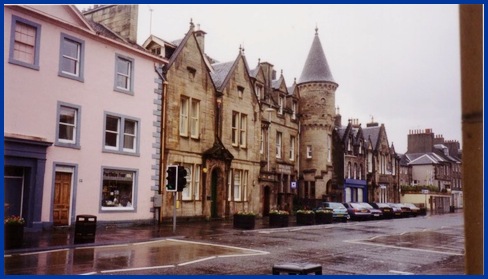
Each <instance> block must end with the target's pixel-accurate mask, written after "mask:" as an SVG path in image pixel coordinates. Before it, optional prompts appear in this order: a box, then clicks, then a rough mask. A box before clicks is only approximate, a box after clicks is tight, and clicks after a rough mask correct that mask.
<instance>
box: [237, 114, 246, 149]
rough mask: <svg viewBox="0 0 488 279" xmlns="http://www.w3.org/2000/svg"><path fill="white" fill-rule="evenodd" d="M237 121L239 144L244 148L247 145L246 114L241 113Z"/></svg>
mask: <svg viewBox="0 0 488 279" xmlns="http://www.w3.org/2000/svg"><path fill="white" fill-rule="evenodd" d="M239 119H240V122H239V146H240V147H241V148H246V146H247V115H246V114H243V113H241V114H240V118H239Z"/></svg>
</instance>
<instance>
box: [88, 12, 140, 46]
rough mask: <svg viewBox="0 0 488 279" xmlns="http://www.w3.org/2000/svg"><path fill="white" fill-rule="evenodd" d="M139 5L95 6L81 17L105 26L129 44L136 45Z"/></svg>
mask: <svg viewBox="0 0 488 279" xmlns="http://www.w3.org/2000/svg"><path fill="white" fill-rule="evenodd" d="M138 14H139V5H100V6H98V5H95V9H91V10H88V11H86V12H84V13H83V15H84V16H85V17H86V18H87V19H90V20H93V21H94V22H97V23H100V24H103V25H105V26H106V27H107V28H109V29H110V30H112V31H113V32H115V33H117V35H119V36H121V37H122V38H124V39H126V40H127V41H129V42H131V43H134V44H135V43H137V17H138Z"/></svg>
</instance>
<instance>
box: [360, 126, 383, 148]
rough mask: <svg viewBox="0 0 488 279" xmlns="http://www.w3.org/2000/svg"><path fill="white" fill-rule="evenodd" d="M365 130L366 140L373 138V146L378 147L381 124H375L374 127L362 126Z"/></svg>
mask: <svg viewBox="0 0 488 279" xmlns="http://www.w3.org/2000/svg"><path fill="white" fill-rule="evenodd" d="M362 130H363V137H364V139H365V140H368V138H369V139H371V143H372V144H373V147H374V148H375V149H376V146H377V145H378V140H379V138H380V131H381V126H374V127H364V128H362Z"/></svg>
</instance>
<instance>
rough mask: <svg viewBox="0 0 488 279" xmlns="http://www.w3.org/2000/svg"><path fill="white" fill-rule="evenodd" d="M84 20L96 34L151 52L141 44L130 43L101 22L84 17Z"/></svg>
mask: <svg viewBox="0 0 488 279" xmlns="http://www.w3.org/2000/svg"><path fill="white" fill-rule="evenodd" d="M86 21H87V22H88V23H89V24H90V26H91V27H92V28H93V30H95V32H97V34H99V35H101V36H104V37H106V38H109V39H112V40H114V41H118V42H121V43H124V44H126V45H128V46H130V47H132V48H135V49H137V50H140V51H144V52H146V53H150V54H152V53H151V52H150V51H148V50H147V49H145V48H143V47H142V46H140V45H138V44H134V43H131V42H129V41H128V40H126V39H124V38H123V37H121V36H119V35H117V34H116V33H115V32H113V31H112V30H110V29H109V28H107V27H106V26H105V25H103V24H101V23H97V22H95V21H93V20H90V19H86Z"/></svg>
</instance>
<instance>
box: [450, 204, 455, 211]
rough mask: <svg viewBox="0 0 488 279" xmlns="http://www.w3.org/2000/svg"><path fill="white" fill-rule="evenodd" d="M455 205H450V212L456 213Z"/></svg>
mask: <svg viewBox="0 0 488 279" xmlns="http://www.w3.org/2000/svg"><path fill="white" fill-rule="evenodd" d="M454 209H455V208H454V205H451V206H449V212H451V213H454Z"/></svg>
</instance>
